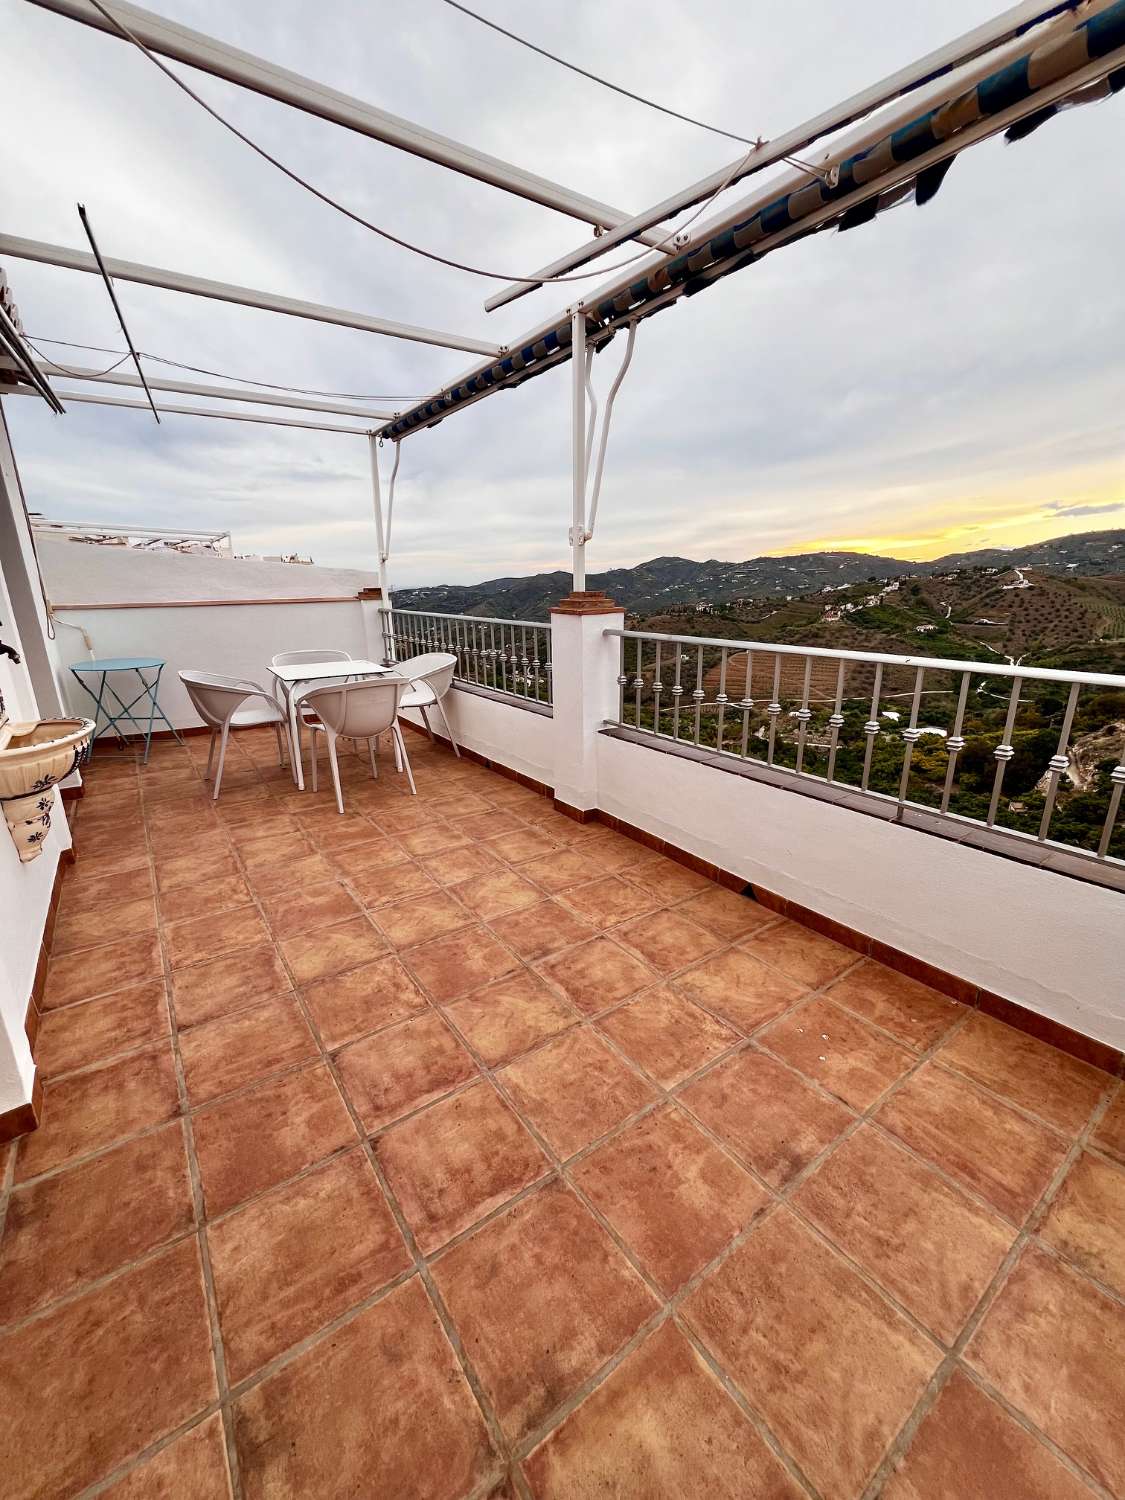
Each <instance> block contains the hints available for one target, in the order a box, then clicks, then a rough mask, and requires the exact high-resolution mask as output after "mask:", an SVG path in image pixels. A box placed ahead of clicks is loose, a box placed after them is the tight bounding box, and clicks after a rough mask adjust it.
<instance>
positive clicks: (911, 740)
mask: <svg viewBox="0 0 1125 1500" xmlns="http://www.w3.org/2000/svg"><path fill="white" fill-rule="evenodd" d="M925 675H926V669H925V667H919V668H918V669H917V671H916V672H915V674H914V697H913V698H912V699H911V700H910V723H909V724H907V726H906V728H905V729H904V730H903V731H902V737H903V739H904V740H905V742H906V748H905V749H904V750H903V752H902V777H901V778H900V780H899V784H898V800H899V806H900V807H901V805H902V804H903V803H904V802H905V801H906V790H907V787H908V786H909V784H910V762H911V760H912V759H913V758H914V746H915V745H916V744H917V743H918V709H919V708H920V707H921V704H922V679H923V678H924V677H925Z"/></svg>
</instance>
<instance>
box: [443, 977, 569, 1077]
mask: <svg viewBox="0 0 1125 1500" xmlns="http://www.w3.org/2000/svg"><path fill="white" fill-rule="evenodd" d="M448 1013H449V1019H450V1020H451V1021H452V1022H453V1024H454V1025H455V1026H456V1027H457V1029H458V1030H459V1031H460V1032H461V1033H462V1035H463V1036H465V1037H467V1038H468V1040H469V1044H470V1046H472V1047H473V1048H474V1049H475V1050H476V1051H477V1052H478V1053H479V1054H480V1056H481V1057H483V1058H484V1060H485V1063H486V1064H487V1065H488V1066H489V1067H493V1068H497V1067H500V1066H501V1065H502V1064H504V1063H506V1062H509V1061H510V1060H511V1059H512V1058H513V1057H518V1056H519V1055H520V1053H521V1052H526V1051H527V1050H528V1049H529V1048H530V1047H534V1046H537V1045H538V1043H540V1042H544V1041H546V1040H547V1038H548V1037H550V1036H555V1035H557V1033H558V1032H560V1031H565V1030H566V1029H567V1027H569V1026H573V1025H574V1024H575V1023H576V1021H577V1020H578V1017H577V1016H576V1015H575V1013H574V1011H573V1010H572V1009H571V1008H570V1006H569V1005H567V1004H565V1003H564V1002H563V1001H562V1000H560V999H559V998H558V996H557V995H556V994H555V993H554V991H553V990H550V989H548V988H547V986H546V985H545V984H544V983H543V981H542V980H541V979H537V978H536V977H535V975H534V974H532V973H530V972H529V971H528V970H526V969H524V970H518V971H517V972H516V973H515V974H512V975H510V976H509V977H508V978H507V979H497V980H496V981H495V982H494V983H493V984H490V985H486V986H485V988H484V989H483V990H478V991H477V992H476V994H474V995H470V996H468V997H467V998H466V999H464V1000H458V1001H456V1002H455V1003H454V1004H453V1005H451V1006H450V1007H449V1012H448Z"/></svg>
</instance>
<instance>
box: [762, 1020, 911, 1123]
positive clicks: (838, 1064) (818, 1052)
mask: <svg viewBox="0 0 1125 1500" xmlns="http://www.w3.org/2000/svg"><path fill="white" fill-rule="evenodd" d="M758 1040H759V1041H760V1042H761V1044H762V1046H763V1047H768V1048H769V1050H770V1051H771V1052H775V1053H776V1054H777V1055H778V1057H780V1058H781V1059H782V1060H783V1061H784V1062H787V1063H789V1064H790V1065H791V1066H792V1067H794V1068H798V1069H799V1070H800V1071H801V1072H802V1073H804V1074H806V1075H807V1076H808V1077H809V1078H815V1079H816V1081H817V1083H819V1084H820V1085H821V1087H822V1088H826V1089H827V1090H828V1091H829V1092H830V1093H832V1094H835V1095H836V1096H837V1098H839V1099H842V1100H843V1101H844V1103H845V1104H850V1105H851V1106H852V1108H853V1109H860V1110H862V1109H867V1108H868V1107H869V1106H870V1105H872V1104H874V1103H875V1101H876V1099H878V1097H879V1095H880V1094H883V1093H885V1092H886V1090H887V1089H889V1088H890V1086H891V1084H892V1083H896V1082H897V1081H898V1079H900V1078H901V1077H902V1075H903V1074H904V1073H907V1072H909V1070H910V1069H911V1068H912V1067H913V1066H914V1064H915V1062H916V1057H915V1055H914V1054H913V1053H911V1052H908V1051H907V1050H906V1048H905V1047H900V1046H899V1045H898V1043H897V1042H892V1041H888V1040H887V1038H886V1037H885V1036H882V1035H880V1033H879V1032H877V1031H873V1030H872V1029H871V1027H870V1026H867V1025H865V1024H864V1022H863V1021H860V1020H858V1019H857V1018H856V1017H855V1016H853V1015H851V1014H850V1013H849V1012H848V1011H846V1010H841V1009H840V1007H839V1006H838V1005H833V1004H832V1003H831V1001H829V1000H821V999H818V1000H812V1001H810V1003H809V1004H808V1005H804V1006H801V1007H800V1008H799V1009H798V1010H794V1011H791V1012H790V1013H789V1014H788V1015H786V1016H782V1018H781V1019H780V1020H779V1021H775V1022H774V1023H773V1024H772V1025H771V1026H770V1027H769V1028H768V1029H767V1030H766V1031H764V1032H762V1034H761V1036H760V1037H759V1038H758Z"/></svg>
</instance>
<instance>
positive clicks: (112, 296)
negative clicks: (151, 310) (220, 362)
mask: <svg viewBox="0 0 1125 1500" xmlns="http://www.w3.org/2000/svg"><path fill="white" fill-rule="evenodd" d="M78 217H79V218H80V219H81V220H82V228H83V229H84V230H85V231H86V238H87V239H88V240H89V241H90V249H91V250H92V251H93V252H94V259H95V260H96V261H97V263H98V270H99V271H100V272H101V273H102V280H103V281H104V282H105V289H106V291H107V292H108V293H109V300H110V301H111V302H112V303H113V310H114V312H115V313H116V314H117V321H118V322H119V323H120V324H121V332H122V333H123V334H124V335H125V342H126V344H127V345H128V346H129V353H130V354H131V355H132V356H133V363H134V365H136V367H137V374H138V375H139V376H140V378H141V384H142V385H143V386H144V388H145V395H146V396H147V397H148V404H149V405H150V406H151V407H152V414H153V416H154V417H155V418H156V422H157V425H158V426H159V424H160V413H159V412H158V411H157V409H156V402H155V401H154V400H153V399H152V392H151V391H150V390H149V388H148V381H147V380H146V379H145V372H144V371H143V370H142V369H141V360H140V356H139V355H138V353H137V351H136V349H135V348H134V347H133V339H132V336H131V335H130V333H129V329H128V327H127V325H126V323H125V314H124V313H123V312H122V311H121V305H120V303H119V302H118V300H117V293H116V292H115V291H114V290H113V282H112V281H111V280H110V275H109V272H108V271H107V270H106V268H105V261H104V260H102V252H101V251H100V250H99V249H98V242H97V240H95V238H94V231H93V230H92V229H91V228H90V220H89V219H88V218H87V217H86V210H85V208H84V207H83V206H82V204H81V203H80V204H79V205H78Z"/></svg>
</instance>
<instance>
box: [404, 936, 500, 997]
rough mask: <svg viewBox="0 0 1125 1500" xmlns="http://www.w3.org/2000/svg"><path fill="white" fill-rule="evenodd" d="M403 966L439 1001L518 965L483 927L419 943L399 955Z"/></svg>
mask: <svg viewBox="0 0 1125 1500" xmlns="http://www.w3.org/2000/svg"><path fill="white" fill-rule="evenodd" d="M403 957H404V960H405V962H406V966H407V968H408V969H409V970H410V972H411V973H412V974H413V975H414V977H415V978H416V979H417V980H418V981H419V982H420V983H421V984H424V985H425V987H426V989H427V990H429V992H430V994H431V995H432V996H433V997H434V999H435V1000H437V1001H438V1002H439V1003H440V1004H445V1003H447V1002H448V1001H450V1000H457V999H459V998H460V996H462V995H467V994H468V993H469V991H470V990H475V989H479V988H480V986H481V985H482V984H487V983H488V981H489V980H490V979H499V978H500V976H501V975H502V974H510V973H511V971H512V970H513V969H515V968H517V967H518V962H519V961H518V959H516V958H515V957H514V956H513V955H512V954H511V953H510V952H509V951H508V949H507V948H506V947H505V946H504V944H503V943H501V942H500V941H499V940H498V939H497V938H495V937H494V936H493V935H492V933H491V932H489V931H488V929H487V928H486V927H470V928H468V929H467V930H466V931H464V932H458V933H455V934H454V935H453V936H452V937H445V938H438V940H437V941H436V942H433V943H423V944H422V945H421V946H420V947H417V948H411V949H410V950H409V951H408V952H407V953H405V954H404V955H403Z"/></svg>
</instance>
